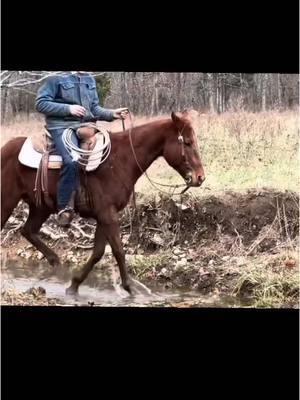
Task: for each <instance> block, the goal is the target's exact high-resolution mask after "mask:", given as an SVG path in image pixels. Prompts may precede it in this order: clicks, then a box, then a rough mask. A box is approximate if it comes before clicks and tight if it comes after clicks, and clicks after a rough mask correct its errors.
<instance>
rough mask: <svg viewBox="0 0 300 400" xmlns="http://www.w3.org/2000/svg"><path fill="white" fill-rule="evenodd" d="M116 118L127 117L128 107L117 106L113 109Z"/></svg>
mask: <svg viewBox="0 0 300 400" xmlns="http://www.w3.org/2000/svg"><path fill="white" fill-rule="evenodd" d="M113 112H114V118H115V119H126V117H127V115H128V108H116V109H115V110H113Z"/></svg>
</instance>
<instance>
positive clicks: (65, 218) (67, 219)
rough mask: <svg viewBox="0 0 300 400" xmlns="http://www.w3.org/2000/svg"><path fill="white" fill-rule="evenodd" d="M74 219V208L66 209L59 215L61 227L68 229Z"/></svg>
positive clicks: (58, 219) (58, 220)
mask: <svg viewBox="0 0 300 400" xmlns="http://www.w3.org/2000/svg"><path fill="white" fill-rule="evenodd" d="M73 217H74V210H73V208H72V207H68V206H67V207H65V208H64V209H63V210H60V211H59V212H58V214H57V222H58V225H59V226H62V227H68V226H70V223H71V221H72V219H73Z"/></svg>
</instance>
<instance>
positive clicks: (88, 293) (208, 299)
mask: <svg viewBox="0 0 300 400" xmlns="http://www.w3.org/2000/svg"><path fill="white" fill-rule="evenodd" d="M71 276H72V273H71V271H70V270H69V269H68V268H61V269H58V270H56V271H53V268H52V267H50V266H49V265H48V264H47V263H43V262H39V263H33V262H27V263H24V264H22V263H20V261H14V260H10V261H8V262H6V263H5V267H3V266H2V270H1V290H7V289H10V288H13V289H15V290H17V291H19V292H25V291H27V290H28V289H30V288H32V287H35V288H37V287H42V288H44V289H45V290H46V296H47V297H48V298H56V299H59V300H62V301H63V303H64V304H66V305H81V306H82V305H83V306H84V305H95V306H97V305H99V306H117V307H122V306H124V307H125V306H133V307H240V306H241V304H240V303H239V302H238V301H237V299H235V298H229V297H220V296H218V295H215V294H211V295H202V294H199V292H193V291H181V290H180V291H179V290H170V289H168V290H165V291H162V290H161V289H158V288H155V287H154V288H153V287H151V292H152V293H151V294H147V293H143V292H141V293H139V294H136V295H135V296H134V297H131V296H129V295H128V293H127V292H125V291H124V290H123V289H121V288H120V287H118V288H117V290H116V289H115V288H114V287H113V285H112V284H110V283H109V282H105V281H104V280H103V279H101V277H100V276H99V275H97V273H96V272H94V273H91V274H90V275H89V277H88V279H87V280H86V281H85V284H82V285H81V286H80V288H79V294H78V295H77V296H76V298H74V297H71V296H67V295H66V294H65V289H66V288H67V287H68V286H69V284H70V279H71Z"/></svg>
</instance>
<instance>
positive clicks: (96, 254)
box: [66, 223, 106, 295]
mask: <svg viewBox="0 0 300 400" xmlns="http://www.w3.org/2000/svg"><path fill="white" fill-rule="evenodd" d="M105 244H106V238H105V235H104V233H103V229H102V227H101V226H100V224H99V223H98V224H97V228H96V233H95V240H94V250H93V253H92V255H91V257H90V258H89V259H88V261H87V263H86V264H85V265H84V267H83V268H82V270H81V271H80V273H79V274H76V275H74V276H73V278H72V282H71V285H70V287H68V288H67V289H66V294H68V295H75V294H76V293H77V292H78V287H79V285H80V284H81V283H82V282H83V281H84V280H85V279H86V277H87V276H88V274H89V273H90V272H91V270H92V269H93V266H94V265H95V264H96V263H97V262H98V261H100V259H101V258H102V256H103V254H104V251H105Z"/></svg>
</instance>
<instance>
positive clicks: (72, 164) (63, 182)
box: [49, 129, 79, 210]
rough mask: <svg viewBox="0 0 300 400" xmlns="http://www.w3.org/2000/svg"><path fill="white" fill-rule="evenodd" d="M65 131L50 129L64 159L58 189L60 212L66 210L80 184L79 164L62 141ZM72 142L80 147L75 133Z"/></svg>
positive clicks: (56, 146) (58, 150)
mask: <svg viewBox="0 0 300 400" xmlns="http://www.w3.org/2000/svg"><path fill="white" fill-rule="evenodd" d="M63 131H64V129H49V132H50V134H51V136H52V138H53V141H54V143H55V148H56V152H57V154H59V155H60V156H61V157H62V159H63V165H62V168H61V173H60V178H59V183H58V188H57V206H58V210H62V209H64V208H65V207H66V206H67V205H68V203H69V201H70V198H71V195H72V192H73V191H75V190H76V188H77V184H78V171H79V169H78V164H77V162H76V161H73V159H72V156H71V155H70V154H69V152H68V150H67V149H66V148H65V145H64V143H63V141H62V134H63ZM72 142H73V143H74V144H75V145H76V146H79V140H78V138H77V136H76V134H75V132H73V135H72Z"/></svg>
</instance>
